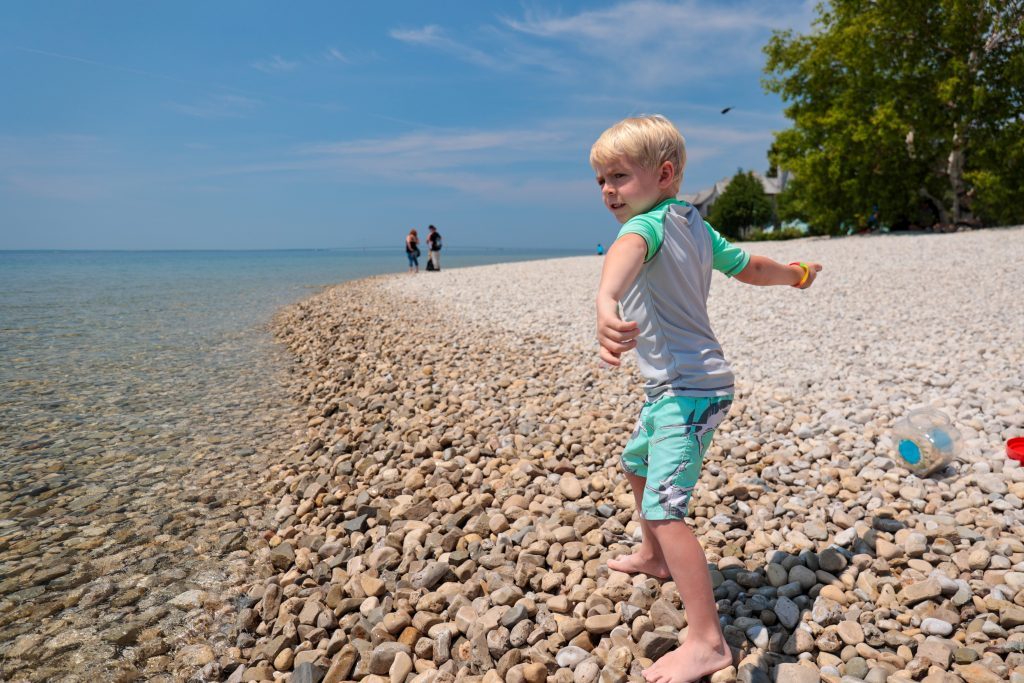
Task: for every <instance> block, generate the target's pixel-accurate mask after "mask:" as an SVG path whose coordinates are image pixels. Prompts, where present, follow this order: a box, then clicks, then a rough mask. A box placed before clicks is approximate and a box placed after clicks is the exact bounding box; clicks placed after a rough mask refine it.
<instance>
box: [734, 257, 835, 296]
mask: <svg viewBox="0 0 1024 683" xmlns="http://www.w3.org/2000/svg"><path fill="white" fill-rule="evenodd" d="M804 265H806V266H807V279H806V280H805V281H804V283H803V284H802V285H800V289H807V288H808V287H810V286H811V284H812V283H813V282H814V278H815V277H817V276H818V273H819V272H820V271H821V264H820V263H805V264H804ZM803 277H804V269H803V268H802V267H801V266H798V265H789V266H784V265H782V264H781V263H779V262H778V261H773V260H772V259H770V258H768V257H767V256H758V255H756V254H754V255H751V257H750V262H749V263H747V266H746V267H745V268H744V269H743V270H741V271H740V272H739V273H737V274H736V276H735V278H736V279H737V280H739V281H740V282H744V283H746V284H748V285H761V286H768V285H791V286H793V287H796V286H797V285H798V284H799V283H800V280H801V279H803Z"/></svg>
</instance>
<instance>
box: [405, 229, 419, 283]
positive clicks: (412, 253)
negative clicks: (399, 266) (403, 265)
mask: <svg viewBox="0 0 1024 683" xmlns="http://www.w3.org/2000/svg"><path fill="white" fill-rule="evenodd" d="M405 255H406V256H407V257H408V258H409V272H410V273H418V272H420V238H419V236H418V235H417V234H416V231H415V230H410V231H409V234H408V235H406V236H405Z"/></svg>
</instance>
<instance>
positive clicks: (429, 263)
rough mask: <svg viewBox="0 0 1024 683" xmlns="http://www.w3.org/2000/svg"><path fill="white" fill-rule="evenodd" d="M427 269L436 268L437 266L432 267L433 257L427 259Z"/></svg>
mask: <svg viewBox="0 0 1024 683" xmlns="http://www.w3.org/2000/svg"><path fill="white" fill-rule="evenodd" d="M427 270H437V268H435V267H434V260H433V259H427Z"/></svg>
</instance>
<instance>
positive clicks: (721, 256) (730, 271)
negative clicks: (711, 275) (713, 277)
mask: <svg viewBox="0 0 1024 683" xmlns="http://www.w3.org/2000/svg"><path fill="white" fill-rule="evenodd" d="M704 225H705V226H707V229H708V235H710V236H711V250H712V253H713V254H714V256H713V259H712V262H711V267H712V268H714V269H715V270H717V271H721V272H722V273H725V275H726V276H727V277H735V276H736V275H738V274H739V273H740V271H742V270H743V269H744V268H746V267H747V264H748V263H750V254H748V253H747V252H745V251H743V250H742V249H740V248H739V247H737V246H736V245H735V244H730V243H729V240H727V239H725V238H724V237H722V236H721V235H720V234H718V231H717V230H715V229H714V228H712V227H711V224H710V223H708V222H707V221H704Z"/></svg>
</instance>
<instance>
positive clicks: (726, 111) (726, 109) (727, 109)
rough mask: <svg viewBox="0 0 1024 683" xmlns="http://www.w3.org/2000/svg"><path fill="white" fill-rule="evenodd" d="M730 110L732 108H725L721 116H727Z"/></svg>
mask: <svg viewBox="0 0 1024 683" xmlns="http://www.w3.org/2000/svg"><path fill="white" fill-rule="evenodd" d="M731 110H732V107H726V108H725V109H723V110H722V113H723V114H728V113H729V112H730V111H731Z"/></svg>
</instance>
